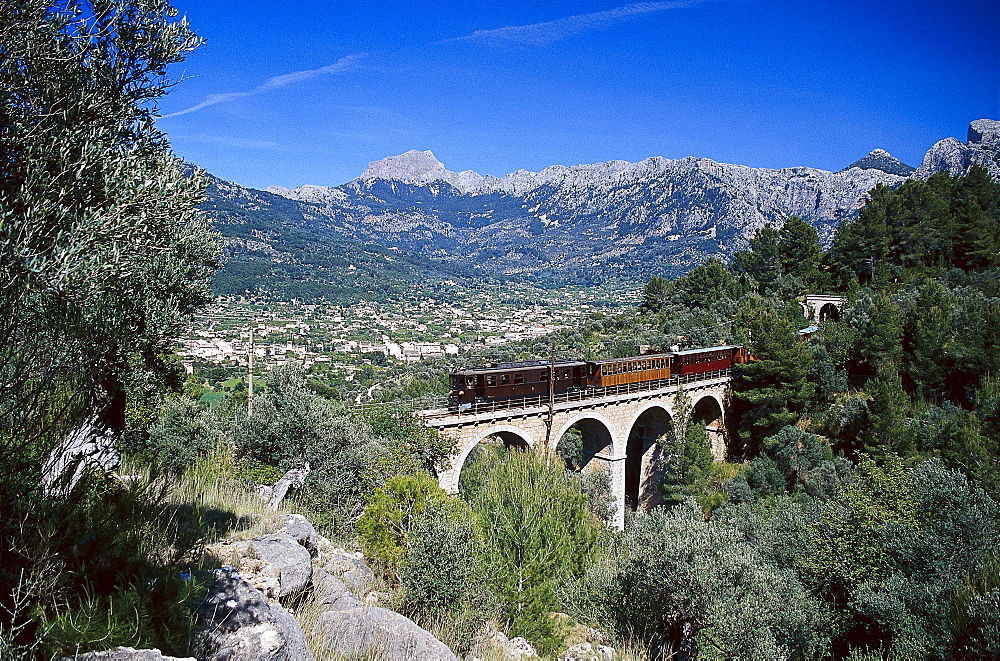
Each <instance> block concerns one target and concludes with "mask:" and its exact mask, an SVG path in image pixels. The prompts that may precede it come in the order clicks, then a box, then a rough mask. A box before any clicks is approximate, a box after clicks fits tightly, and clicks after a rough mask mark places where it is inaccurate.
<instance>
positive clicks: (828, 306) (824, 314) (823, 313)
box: [818, 303, 840, 321]
mask: <svg viewBox="0 0 1000 661" xmlns="http://www.w3.org/2000/svg"><path fill="white" fill-rule="evenodd" d="M818 317H819V319H818V321H826V320H827V319H829V320H831V321H840V309H839V308H837V306H836V305H834V304H833V303H824V304H823V307H821V308H820V309H819V315H818Z"/></svg>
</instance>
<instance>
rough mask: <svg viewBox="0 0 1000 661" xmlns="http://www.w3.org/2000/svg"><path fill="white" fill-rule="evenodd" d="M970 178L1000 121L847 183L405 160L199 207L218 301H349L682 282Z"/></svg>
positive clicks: (835, 175)
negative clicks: (927, 186) (872, 200)
mask: <svg viewBox="0 0 1000 661" xmlns="http://www.w3.org/2000/svg"><path fill="white" fill-rule="evenodd" d="M974 163H979V164H982V165H984V166H985V167H987V169H988V170H989V171H990V172H991V174H992V175H993V176H994V177H996V178H998V179H1000V122H998V121H996V120H989V119H980V120H976V121H974V122H972V123H971V124H970V126H969V131H968V137H967V141H966V142H965V143H962V142H960V141H958V140H956V139H954V138H946V139H944V140H941V141H939V142H938V143H936V144H935V145H934V146H932V147H931V148H930V149H929V150H928V151H927V153H926V154H925V156H924V158H923V161H922V163H921V164H920V166H919V167H918V168H913V167H911V166H908V165H906V164H904V163H902V162H900V161H899V160H897V159H895V158H893V157H892V156H891V155H889V154H888V153H887V152H885V151H884V150H881V149H875V150H874V151H872V152H871V153H870V154H868V155H867V156H865V157H863V158H861V159H859V160H858V161H856V162H854V163H852V164H851V165H849V166H848V167H846V168H844V169H843V170H841V171H839V172H830V171H826V170H820V169H816V168H807V167H792V168H783V169H765V168H751V167H747V166H742V165H730V164H725V163H717V162H715V161H712V160H709V159H705V158H682V159H678V160H671V159H665V158H661V157H653V158H648V159H646V160H644V161H640V162H638V163H628V162H625V161H610V162H607V163H597V164H593V165H577V166H569V167H567V166H561V165H556V166H552V167H548V168H545V169H544V170H542V171H541V172H528V171H524V170H519V171H517V172H514V173H511V174H508V175H506V176H504V177H499V178H498V177H493V176H489V175H480V174H477V173H475V172H472V171H465V172H451V171H449V170H447V169H446V168H445V167H444V165H443V164H442V163H441V162H440V161H438V160H437V159H436V158H435V157H434V155H433V153H431V152H430V151H409V152H406V153H405V154H401V155H399V156H392V157H389V158H385V159H382V160H380V161H375V162H373V163H371V164H369V166H368V167H367V168H366V169H365V170H364V172H363V173H362V174H361V176H360V177H358V178H357V179H354V180H353V181H350V182H348V183H346V184H343V185H341V186H335V187H327V186H314V185H305V186H300V187H298V188H294V189H287V188H283V187H280V186H272V187H270V188H268V189H267V191H257V190H253V189H248V188H244V187H242V186H239V185H237V184H233V183H230V182H225V181H222V180H220V179H213V180H212V184H211V186H210V188H209V191H208V199H207V201H206V203H205V206H204V208H205V210H206V211H207V212H208V213H209V214H210V215H211V216H212V217H213V218H214V220H215V223H216V226H217V228H218V229H219V230H220V231H221V232H222V234H223V236H224V237H225V241H226V251H227V257H228V263H227V265H226V267H225V268H224V269H223V270H222V272H221V273H220V274H219V277H218V278H217V282H216V289H217V291H218V292H219V293H229V294H235V293H243V292H244V290H254V289H255V288H257V289H261V290H268V291H270V292H271V293H272V294H273V295H276V296H285V297H289V296H293V297H296V298H324V297H325V298H328V299H338V300H339V299H342V298H345V297H346V298H350V297H351V296H357V295H359V294H361V293H365V292H369V293H370V292H372V291H382V292H384V293H385V294H386V295H392V292H393V291H396V290H399V291H412V289H413V288H414V287H418V288H419V287H428V286H432V283H436V282H440V281H447V280H461V279H467V278H477V277H488V278H499V279H505V278H511V277H515V278H524V279H528V280H530V281H532V282H535V283H537V284H540V285H545V286H548V285H561V284H594V283H598V282H603V281H606V280H608V279H611V278H616V279H620V280H623V281H632V282H636V281H642V280H645V279H646V278H648V276H649V275H652V274H661V275H663V274H665V275H668V276H673V275H678V274H681V273H684V272H686V271H687V270H689V269H690V268H692V267H693V266H695V265H697V264H699V263H701V262H703V261H704V260H705V259H707V258H708V257H710V256H717V257H720V258H722V259H727V258H728V257H730V256H731V255H732V253H733V252H735V251H737V250H740V249H743V248H745V247H746V246H747V245H748V241H749V239H750V237H751V236H753V233H754V232H755V231H756V229H757V228H759V227H761V226H763V225H764V224H766V223H771V224H776V225H780V224H781V223H782V222H783V221H784V219H785V218H787V217H788V216H792V215H797V216H801V217H802V218H804V219H805V220H807V221H808V222H810V223H811V224H813V225H814V226H815V227H816V228H817V230H818V231H819V234H820V238H821V240H823V241H824V242H829V241H830V240H831V238H832V236H833V233H834V232H835V230H836V228H837V227H838V226H839V224H840V223H841V222H843V221H844V220H846V219H850V218H853V217H854V216H856V215H857V213H858V211H859V210H860V208H861V207H862V206H864V204H865V201H866V200H867V193H868V191H869V190H871V189H872V188H873V187H875V186H876V185H879V184H884V185H888V186H897V185H899V184H901V183H902V182H904V181H906V179H907V178H918V179H925V178H927V177H929V176H930V175H932V174H933V173H935V172H938V171H941V170H946V169H947V170H950V171H951V172H952V173H954V174H964V173H965V172H967V171H968V169H969V168H970V167H971V166H972V164H974ZM262 279H263V281H264V283H263V284H262V283H261V280H262ZM435 286H436V285H435Z"/></svg>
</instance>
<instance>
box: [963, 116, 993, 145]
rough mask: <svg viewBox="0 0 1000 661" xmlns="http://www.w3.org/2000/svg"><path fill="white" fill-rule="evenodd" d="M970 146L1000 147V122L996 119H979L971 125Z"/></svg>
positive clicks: (968, 139)
mask: <svg viewBox="0 0 1000 661" xmlns="http://www.w3.org/2000/svg"><path fill="white" fill-rule="evenodd" d="M967 141H968V144H969V145H981V146H983V147H997V146H1000V122H998V121H997V120H995V119H977V120H975V121H974V122H972V123H971V124H969V136H968V138H967Z"/></svg>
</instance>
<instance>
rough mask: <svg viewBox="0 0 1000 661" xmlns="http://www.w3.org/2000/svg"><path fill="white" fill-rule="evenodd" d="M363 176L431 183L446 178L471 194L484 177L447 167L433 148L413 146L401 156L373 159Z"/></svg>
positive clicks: (365, 178)
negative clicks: (424, 148) (423, 149)
mask: <svg viewBox="0 0 1000 661" xmlns="http://www.w3.org/2000/svg"><path fill="white" fill-rule="evenodd" d="M360 179H361V180H362V181H371V180H373V179H388V180H390V181H400V182H403V183H405V184H430V183H433V182H436V181H445V182H448V183H449V184H451V185H452V186H454V187H456V188H458V189H459V190H460V191H462V192H463V193H467V192H469V191H471V190H474V189H475V188H477V187H478V186H479V185H480V184H481V183H482V181H483V179H484V177H483V176H482V175H480V174H477V173H475V172H473V171H471V170H466V171H465V172H451V171H450V170H448V169H446V168H445V167H444V163H442V162H441V161H439V160H438V159H437V157H436V156H434V153H433V152H432V151H431V150H429V149H428V150H426V151H418V150H416V149H411V150H410V151H408V152H406V153H404V154H399V155H398V156H389V157H388V158H383V159H382V160H379V161H372V162H371V163H369V164H368V167H366V168H365V171H364V172H362V173H361V177H360Z"/></svg>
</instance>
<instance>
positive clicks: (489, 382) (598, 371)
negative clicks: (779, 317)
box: [448, 344, 749, 409]
mask: <svg viewBox="0 0 1000 661" xmlns="http://www.w3.org/2000/svg"><path fill="white" fill-rule="evenodd" d="M748 361H749V358H748V356H747V354H746V352H745V350H744V348H743V345H741V344H730V345H725V346H718V347H707V348H704V349H688V350H686V351H672V352H670V353H658V354H647V355H643V356H629V357H626V358H608V359H605V360H560V361H556V362H555V363H552V362H550V361H547V360H531V361H523V362H517V363H500V364H498V365H487V366H483V367H468V368H465V369H461V370H457V371H455V372H452V373H451V375H450V383H449V392H448V405H449V407H450V408H459V409H465V408H468V407H469V406H470V405H472V404H476V403H479V402H491V401H500V400H508V399H515V398H518V397H531V396H535V395H548V394H549V393H550V392H551V393H552V394H556V395H558V394H562V393H566V392H572V391H574V390H588V389H597V388H608V387H612V386H620V385H626V384H633V383H644V382H648V381H659V380H662V379H670V378H673V377H677V376H691V375H697V374H702V373H706V372H714V371H718V370H724V369H729V368H731V367H733V365H736V364H740V363H745V362H748ZM553 372H554V373H553ZM550 378H551V379H552V383H551V385H550V383H549V379H550ZM550 388H551V389H550Z"/></svg>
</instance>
